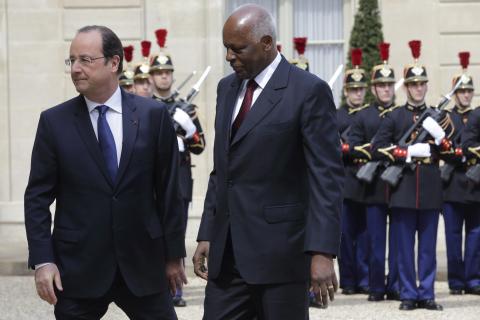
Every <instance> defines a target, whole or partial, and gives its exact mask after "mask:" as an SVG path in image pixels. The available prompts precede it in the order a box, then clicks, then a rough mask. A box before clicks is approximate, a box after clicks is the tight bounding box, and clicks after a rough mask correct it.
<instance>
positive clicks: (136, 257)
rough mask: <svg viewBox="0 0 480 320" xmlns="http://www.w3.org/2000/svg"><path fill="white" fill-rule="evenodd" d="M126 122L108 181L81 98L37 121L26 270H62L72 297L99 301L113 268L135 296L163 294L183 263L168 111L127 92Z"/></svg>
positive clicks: (27, 205) (27, 201)
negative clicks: (44, 266)
mask: <svg viewBox="0 0 480 320" xmlns="http://www.w3.org/2000/svg"><path fill="white" fill-rule="evenodd" d="M122 122H123V147H122V154H121V158H120V164H119V169H118V173H117V178H116V181H111V179H110V177H109V175H108V172H107V169H106V165H105V162H104V160H103V157H102V153H101V150H100V147H99V144H98V140H97V138H96V136H95V133H94V131H93V127H92V123H91V120H90V116H89V114H88V109H87V105H86V103H85V99H84V98H83V96H81V95H80V96H77V97H76V98H73V99H71V100H69V101H67V102H64V103H62V104H60V105H58V106H56V107H53V108H51V109H48V110H46V111H44V112H42V114H41V115H40V121H39V125H38V130H37V135H36V138H35V143H34V146H33V152H32V164H31V172H30V179H29V182H28V186H27V189H26V191H25V224H26V230H27V239H28V246H29V266H30V267H32V268H33V267H34V266H35V265H37V264H40V263H44V262H54V263H56V264H57V266H58V268H59V270H60V273H61V277H62V283H63V287H64V292H63V294H64V295H65V296H68V297H75V298H94V297H99V296H102V295H103V294H104V293H105V292H106V291H107V290H108V289H109V288H110V286H111V284H112V282H113V279H114V276H115V273H116V271H117V270H119V271H120V272H121V273H122V275H123V278H124V279H125V282H126V284H127V286H128V287H129V288H130V290H131V291H132V292H133V293H134V294H135V295H137V296H143V295H148V294H152V293H156V292H161V291H163V290H167V283H166V277H165V260H166V259H170V258H179V257H184V256H185V242H184V228H183V223H182V214H181V205H182V204H181V201H180V198H179V193H178V183H177V180H178V179H177V174H178V172H177V168H178V147H177V139H176V135H175V132H174V129H173V126H172V123H171V119H170V116H169V114H168V112H167V109H166V108H165V106H164V105H162V104H160V103H159V102H157V101H155V100H153V99H145V98H141V97H138V96H135V95H132V94H129V93H126V92H124V91H123V90H122ZM54 200H56V208H55V220H54V225H53V234H52V232H51V219H52V218H51V213H50V210H49V206H50V205H51V204H52V202H53V201H54Z"/></svg>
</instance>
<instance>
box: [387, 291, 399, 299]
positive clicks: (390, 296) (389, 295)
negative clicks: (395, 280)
mask: <svg viewBox="0 0 480 320" xmlns="http://www.w3.org/2000/svg"><path fill="white" fill-rule="evenodd" d="M387 300H395V301H400V292H398V291H390V292H387Z"/></svg>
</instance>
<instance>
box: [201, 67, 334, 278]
mask: <svg viewBox="0 0 480 320" xmlns="http://www.w3.org/2000/svg"><path fill="white" fill-rule="evenodd" d="M240 84H241V81H240V80H239V79H238V78H237V77H236V76H235V75H234V74H232V75H230V76H228V77H226V78H224V79H222V80H221V81H220V83H219V84H218V90H217V111H216V121H215V131H216V135H215V143H214V168H213V171H212V173H211V175H210V180H209V185H208V191H207V196H206V199H205V209H204V213H203V216H202V222H201V226H200V230H199V234H198V240H208V241H210V254H209V261H208V268H209V277H210V278H212V279H215V278H216V277H218V275H219V273H220V269H221V268H220V267H221V262H222V257H223V253H224V247H225V242H226V239H227V234H228V232H229V229H230V232H231V238H232V244H233V252H234V254H235V261H236V265H237V268H238V270H239V271H240V273H241V275H242V277H243V278H244V279H245V280H246V281H247V282H248V283H254V284H262V283H281V282H290V281H302V280H305V279H307V278H308V277H309V274H310V273H309V272H308V271H309V262H310V256H309V254H306V253H309V252H312V251H318V252H324V253H331V254H334V255H336V254H337V251H338V247H339V239H340V226H339V212H340V209H341V202H342V184H343V167H342V160H341V156H340V137H339V135H338V128H337V124H336V118H335V105H334V102H333V99H332V94H331V90H330V88H329V87H328V85H327V84H326V83H325V82H324V81H322V80H320V79H319V78H318V77H316V76H314V75H312V74H310V73H308V72H305V71H303V70H300V69H299V68H297V67H294V66H292V65H290V64H289V63H288V62H287V61H286V60H285V58H282V61H281V62H280V64H279V66H278V68H277V69H276V70H275V72H274V74H273V76H272V78H271V79H270V81H269V82H268V84H267V85H266V86H265V88H264V89H263V91H262V93H261V94H260V96H259V97H258V99H257V100H256V102H255V103H254V105H253V106H252V109H251V110H250V112H249V113H248V114H247V116H246V118H245V120H244V122H243V124H242V125H241V127H240V128H239V130H238V131H237V133H236V135H235V137H234V139H233V141H230V130H231V118H232V113H233V109H234V105H235V102H236V99H237V95H238V91H239V88H240Z"/></svg>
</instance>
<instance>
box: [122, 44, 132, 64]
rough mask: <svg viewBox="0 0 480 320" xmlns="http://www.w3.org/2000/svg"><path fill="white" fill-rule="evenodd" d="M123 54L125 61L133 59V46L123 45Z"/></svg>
mask: <svg viewBox="0 0 480 320" xmlns="http://www.w3.org/2000/svg"><path fill="white" fill-rule="evenodd" d="M123 55H124V57H125V61H127V62H130V61H132V59H133V46H132V45H129V46H127V47H123Z"/></svg>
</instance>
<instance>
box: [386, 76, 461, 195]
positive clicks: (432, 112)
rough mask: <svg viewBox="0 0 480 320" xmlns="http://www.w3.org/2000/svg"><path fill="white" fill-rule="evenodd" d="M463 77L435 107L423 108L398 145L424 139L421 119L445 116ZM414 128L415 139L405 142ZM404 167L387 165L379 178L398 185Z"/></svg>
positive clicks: (405, 144)
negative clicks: (416, 132)
mask: <svg viewBox="0 0 480 320" xmlns="http://www.w3.org/2000/svg"><path fill="white" fill-rule="evenodd" d="M463 78H464V76H463V75H462V76H461V77H460V78H459V79H458V81H457V83H455V86H454V87H453V89H452V90H451V91H450V92H449V93H448V94H446V95H445V96H443V97H442V99H441V100H440V102H439V103H438V105H437V107H436V108H427V110H425V111H424V112H423V113H422V114H421V115H420V117H419V118H418V120H417V121H415V123H414V124H413V125H412V126H410V128H409V129H408V130H407V132H405V134H404V135H403V136H402V137H401V138H400V141H399V143H398V145H399V146H400V147H402V148H406V147H408V146H409V145H412V144H414V143H417V142H422V141H425V139H426V138H427V135H428V131H427V130H425V129H423V127H422V123H423V121H424V120H425V119H426V118H428V117H432V118H433V119H434V120H435V121H437V122H438V121H439V120H440V119H442V118H443V117H444V116H445V113H446V110H445V107H446V106H447V104H448V102H450V100H451V99H452V96H453V94H454V93H455V91H456V90H457V89H458V88H459V87H460V85H461V83H462V81H463ZM415 130H419V132H418V134H417V136H416V137H415V139H412V140H410V141H409V142H407V140H408V139H409V138H410V137H411V135H412V133H413V132H414V131H415ZM405 167H406V165H390V166H389V167H387V169H385V171H384V172H383V173H382V175H381V176H380V178H381V179H382V180H383V181H385V182H387V183H388V184H389V185H390V186H392V187H396V186H397V185H398V182H399V181H400V179H401V178H402V175H403V170H404V169H405ZM409 167H410V168H411V169H413V167H414V166H413V167H412V165H410V166H409Z"/></svg>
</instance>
